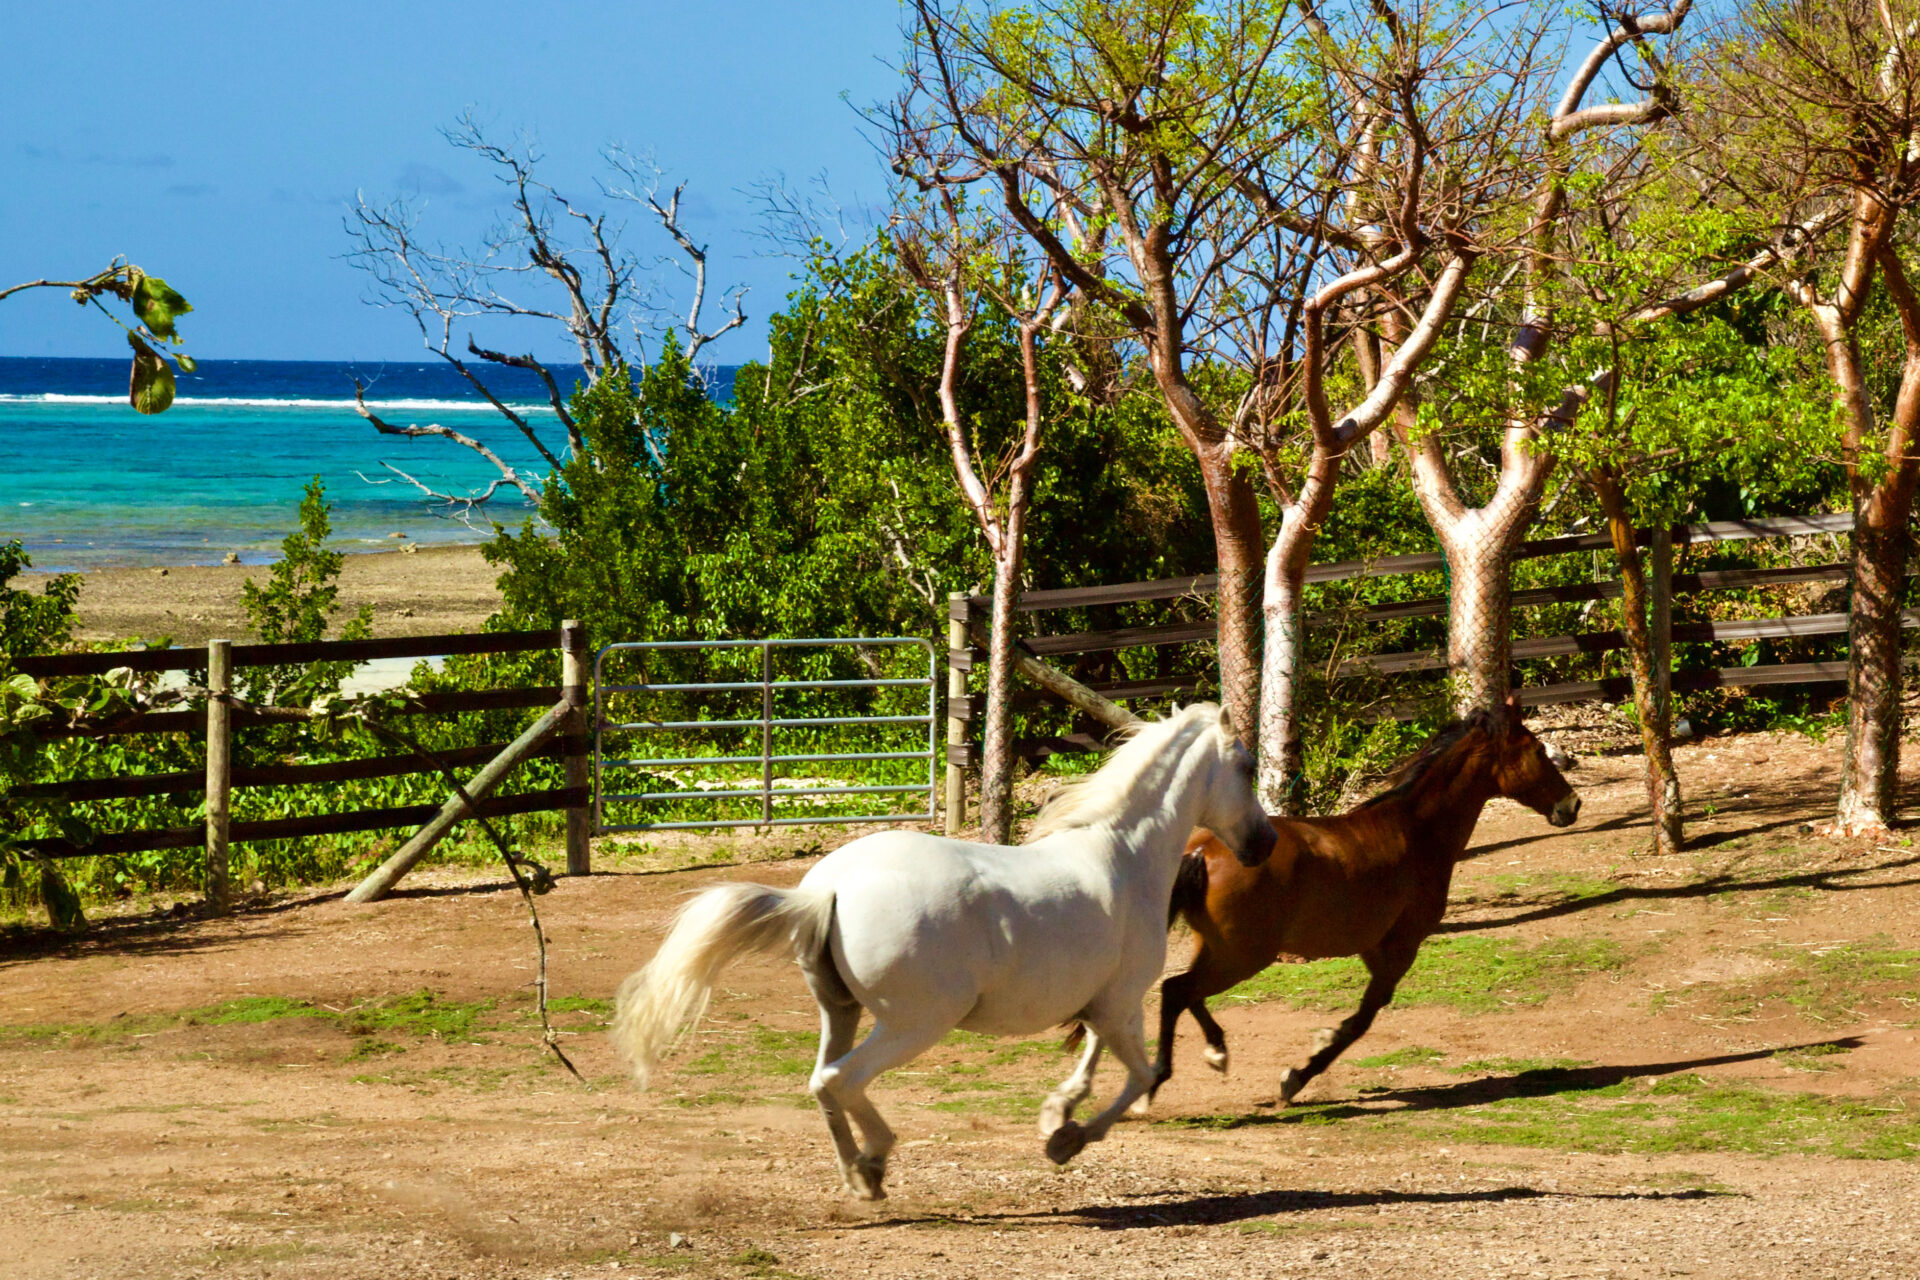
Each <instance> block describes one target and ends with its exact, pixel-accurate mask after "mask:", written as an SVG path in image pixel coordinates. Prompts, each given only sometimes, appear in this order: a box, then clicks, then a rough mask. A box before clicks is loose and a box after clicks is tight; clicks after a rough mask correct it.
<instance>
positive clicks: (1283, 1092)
mask: <svg viewBox="0 0 1920 1280" xmlns="http://www.w3.org/2000/svg"><path fill="white" fill-rule="evenodd" d="M1306 1087H1307V1076H1306V1075H1304V1074H1303V1073H1302V1072H1301V1070H1300V1068H1298V1067H1288V1068H1287V1069H1286V1070H1285V1071H1283V1072H1281V1073H1280V1105H1281V1106H1283V1107H1284V1106H1286V1105H1287V1104H1288V1103H1289V1102H1292V1101H1293V1099H1294V1095H1296V1094H1298V1093H1299V1092H1300V1091H1301V1090H1302V1089H1304V1088H1306Z"/></svg>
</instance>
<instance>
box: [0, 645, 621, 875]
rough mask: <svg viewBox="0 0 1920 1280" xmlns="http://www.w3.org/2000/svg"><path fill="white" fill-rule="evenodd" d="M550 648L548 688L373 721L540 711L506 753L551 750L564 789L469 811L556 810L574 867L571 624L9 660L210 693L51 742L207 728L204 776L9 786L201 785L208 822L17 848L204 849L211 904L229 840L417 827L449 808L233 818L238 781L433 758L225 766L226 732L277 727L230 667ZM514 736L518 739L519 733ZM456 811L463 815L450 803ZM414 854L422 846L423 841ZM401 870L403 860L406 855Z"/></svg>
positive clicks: (515, 690)
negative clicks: (536, 727) (177, 675)
mask: <svg viewBox="0 0 1920 1280" xmlns="http://www.w3.org/2000/svg"><path fill="white" fill-rule="evenodd" d="M555 648H557V649H559V650H560V656H561V679H562V683H561V684H558V685H523V686H517V687H511V688H498V689H476V690H459V691H441V692H429V693H416V694H410V695H409V696H408V697H407V698H406V699H405V700H404V701H403V702H400V703H398V704H397V705H395V706H393V707H391V708H387V709H383V710H382V713H381V714H382V717H383V718H384V717H388V716H417V715H446V714H454V713H458V712H471V711H501V710H518V709H521V708H531V707H541V708H551V709H552V711H553V712H556V713H557V712H560V711H561V706H560V704H566V709H565V714H561V715H559V716H558V717H557V723H556V725H555V729H556V732H555V733H554V734H553V735H552V736H549V737H547V738H546V739H545V740H544V741H543V742H541V743H540V744H539V745H537V746H536V747H535V748H534V749H533V750H532V751H531V752H524V751H523V752H521V753H520V754H519V755H517V756H515V757H514V760H515V761H516V762H517V760H518V759H520V758H533V757H545V758H549V759H559V760H561V761H562V762H563V763H564V766H565V777H566V784H567V785H565V786H563V787H556V788H549V789H547V790H542V791H531V792H523V793H519V794H514V795H505V796H498V797H488V798H479V799H478V812H479V813H480V814H481V815H483V816H487V817H495V816H499V817H504V816H507V815H509V814H521V813H540V812H547V811H554V810H562V811H565V813H566V815H567V842H566V843H567V869H568V871H569V872H572V873H574V874H584V873H586V872H587V871H588V870H590V855H589V845H588V835H589V833H590V831H591V823H592V810H591V797H590V795H589V791H588V785H587V760H588V755H589V749H590V744H589V738H588V736H587V732H586V723H585V719H586V712H585V708H586V707H587V706H589V705H590V703H591V699H590V698H589V697H588V693H587V678H588V676H587V669H588V668H587V661H586V653H585V635H584V632H583V631H582V630H581V629H580V627H579V624H577V623H569V624H567V625H565V626H563V627H562V628H561V629H560V630H559V631H558V632H557V633H556V632H553V631H507V632H491V633H482V634H477V635H442V636H408V637H403V638H399V639H391V640H348V641H340V640H323V641H317V642H314V643H310V644H231V643H230V642H228V641H225V640H214V641H211V642H209V643H208V644H207V645H206V646H204V647H200V648H178V649H136V650H124V651H119V652H110V653H67V654H49V655H41V656H35V657H29V658H23V659H20V660H19V661H17V662H16V663H15V669H16V670H18V671H20V672H23V673H24V674H26V675H30V676H33V677H35V678H37V679H49V678H57V677H62V676H99V675H105V674H106V673H107V672H109V671H112V670H114V669H116V668H122V667H124V668H130V669H132V670H134V671H137V672H162V671H204V672H206V673H207V684H206V688H207V690H208V694H207V697H206V699H205V702H206V707H205V709H204V711H201V710H183V711H150V712H139V713H134V714H130V715H127V716H124V717H121V718H119V719H117V720H114V721H112V722H109V723H106V724H102V725H97V726H88V727H84V728H80V729H65V728H63V729H56V730H52V731H50V732H48V733H47V734H45V735H44V736H45V737H47V738H49V739H56V738H68V737H75V736H88V737H110V736H122V735H133V734H152V733H181V732H187V733H193V732H197V731H201V730H202V729H204V734H205V743H206V748H205V758H206V767H205V769H204V770H203V771H194V772H176V773H154V774H144V775H138V776H126V777H108V778H86V779H79V780H74V781H69V782H56V783H43V784H38V785H31V786H26V787H21V788H18V789H17V790H16V791H15V792H14V795H15V796H17V797H19V798H23V799H39V800H65V801H84V800H111V799H124V798H130V797H136V796H163V795H186V794H193V793H200V792H204V793H205V795H206V800H207V803H206V820H205V822H204V823H201V824H198V825H195V826H190V827H163V828H150V829H146V830H136V831H120V832H113V833H110V834H102V835H99V836H97V837H95V838H94V839H93V840H91V841H88V842H86V843H84V844H76V843H74V842H72V841H70V840H65V839H42V840H29V841H23V842H22V845H21V847H23V848H25V849H26V850H28V851H29V852H32V853H34V854H37V855H38V856H41V857H51V858H76V857H97V856H101V855H111V854H124V853H135V852H139V851H142V850H150V849H186V848H197V847H202V846H204V847H205V848H206V849H207V886H208V897H209V899H210V900H212V901H213V902H214V903H215V904H216V905H224V903H225V901H226V899H227V866H226V862H227V849H228V846H229V845H231V844H245V843H252V842H257V841H263V840H285V839H289V838H293V837H298V836H320V835H338V834H342V833H345V832H353V831H381V830H389V829H397V828H405V827H420V826H422V825H423V824H430V823H432V822H433V821H434V820H435V819H436V818H437V817H442V816H443V815H444V813H445V811H446V810H447V808H448V806H447V805H441V804H420V805H400V806H393V807H386V808H366V809H355V810H349V811H345V812H341V813H325V814H309V815H304V816H301V817H295V818H279V819H273V820H266V821H254V822H233V821H231V820H230V817H229V797H230V795H231V793H232V790H233V788H235V787H274V786H301V785H310V784H314V783H328V782H346V781H356V780H362V779H370V778H392V777H402V776H406V775H409V774H421V773H437V770H436V768H435V766H434V765H433V764H431V763H429V762H427V761H426V760H423V759H422V758H421V757H420V756H418V755H417V754H414V753H412V752H402V753H399V754H394V755H382V756H375V757H372V758H370V759H361V760H337V761H328V762H324V763H318V764H274V765H266V766H259V767H242V768H236V767H234V766H233V764H232V758H233V753H232V745H233V734H234V733H235V732H236V731H238V730H242V729H246V728H250V727H254V726H259V725H265V724H274V723H285V719H284V718H283V717H276V716H274V715H273V714H272V713H271V709H261V710H256V709H253V708H249V707H246V706H244V705H235V703H234V700H233V698H232V689H233V672H234V671H235V670H236V669H241V668H246V667H267V666H280V667H284V666H293V665H297V664H304V663H312V662H354V663H360V662H370V661H373V660H375V659H381V658H428V657H442V656H449V655H455V654H493V653H525V652H529V651H534V650H540V649H555ZM523 737H524V735H523ZM513 746H515V744H512V743H504V742H488V743H478V744H475V745H473V746H470V747H461V748H457V749H454V750H449V751H436V752H435V755H436V756H437V757H438V758H439V760H441V761H442V762H444V763H445V764H447V765H448V766H450V767H453V768H456V769H457V768H462V767H465V766H470V765H481V764H486V763H488V762H490V761H495V760H496V759H498V758H499V757H502V756H503V755H505V754H506V753H507V752H508V751H509V749H510V748H511V747H513ZM460 812H462V813H465V812H470V810H467V809H466V808H465V807H464V806H460ZM422 852H424V850H422ZM409 865H410V864H409Z"/></svg>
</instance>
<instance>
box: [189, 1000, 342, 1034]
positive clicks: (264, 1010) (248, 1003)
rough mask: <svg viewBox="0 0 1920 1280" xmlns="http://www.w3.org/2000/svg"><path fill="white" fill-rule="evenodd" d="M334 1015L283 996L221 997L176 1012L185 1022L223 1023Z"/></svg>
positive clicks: (208, 1024) (198, 1023)
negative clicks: (223, 998)
mask: <svg viewBox="0 0 1920 1280" xmlns="http://www.w3.org/2000/svg"><path fill="white" fill-rule="evenodd" d="M333 1016H335V1015H334V1014H333V1013H331V1012H329V1011H328V1010H326V1009H322V1008H319V1007H318V1006H316V1005H313V1004H310V1003H309V1002H307V1001H305V1000H292V999H289V998H287V997H286V996H241V997H239V998H238V999H235V1000H223V1001H221V1002H220V1003H219V1004H210V1005H207V1006H206V1007H205V1008H201V1009H188V1010H187V1011H186V1012H184V1013H182V1014H180V1015H179V1017H180V1021H181V1022H184V1023H186V1024H187V1025H188V1026H190V1027H191V1026H196V1025H201V1024H204V1025H207V1026H215V1027H218V1026H226V1025H228V1024H230V1023H236V1022H277V1021H278V1020H280V1019H282V1018H331V1017H333Z"/></svg>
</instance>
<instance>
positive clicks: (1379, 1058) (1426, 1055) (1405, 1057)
mask: <svg viewBox="0 0 1920 1280" xmlns="http://www.w3.org/2000/svg"><path fill="white" fill-rule="evenodd" d="M1446 1056H1447V1055H1446V1054H1444V1053H1442V1052H1440V1051H1439V1050H1438V1049H1429V1048H1427V1047H1426V1046H1424V1045H1417V1044H1411V1045H1408V1046H1407V1047H1406V1048H1404V1049H1395V1050H1394V1051H1393V1052H1392V1053H1377V1054H1375V1055H1374V1056H1373V1057H1371V1058H1356V1059H1355V1060H1354V1063H1353V1065H1354V1066H1356V1067H1369V1068H1372V1069H1374V1070H1387V1071H1392V1070H1394V1069H1396V1068H1399V1067H1431V1066H1437V1065H1438V1064H1439V1063H1440V1062H1442V1061H1443V1060H1444V1059H1445V1058H1446Z"/></svg>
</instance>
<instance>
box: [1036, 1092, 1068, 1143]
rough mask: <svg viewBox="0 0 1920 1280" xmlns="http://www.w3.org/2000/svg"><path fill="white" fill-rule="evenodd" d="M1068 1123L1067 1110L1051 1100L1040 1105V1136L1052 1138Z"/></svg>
mask: <svg viewBox="0 0 1920 1280" xmlns="http://www.w3.org/2000/svg"><path fill="white" fill-rule="evenodd" d="M1066 1122H1067V1109H1066V1108H1065V1107H1064V1106H1062V1105H1060V1104H1059V1103H1056V1102H1054V1101H1053V1100H1052V1099H1051V1098H1049V1099H1048V1100H1047V1101H1046V1102H1043V1103H1041V1104H1040V1136H1041V1137H1043V1138H1051V1137H1052V1136H1053V1135H1054V1134H1055V1133H1057V1132H1058V1131H1059V1129H1060V1126H1061V1125H1063V1124H1065V1123H1066Z"/></svg>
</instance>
